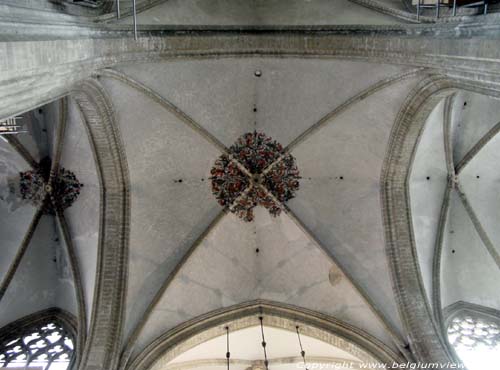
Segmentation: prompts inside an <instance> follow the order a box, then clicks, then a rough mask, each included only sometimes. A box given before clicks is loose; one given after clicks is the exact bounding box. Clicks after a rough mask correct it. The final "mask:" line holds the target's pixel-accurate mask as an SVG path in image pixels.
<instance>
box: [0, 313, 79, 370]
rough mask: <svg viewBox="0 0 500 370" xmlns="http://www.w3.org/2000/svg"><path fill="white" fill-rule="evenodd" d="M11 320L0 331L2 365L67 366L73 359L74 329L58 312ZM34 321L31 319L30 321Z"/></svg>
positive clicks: (49, 369) (59, 369)
mask: <svg viewBox="0 0 500 370" xmlns="http://www.w3.org/2000/svg"><path fill="white" fill-rule="evenodd" d="M22 320H23V319H21V320H19V324H17V325H16V323H18V322H16V323H13V324H10V325H9V326H8V327H6V328H5V329H3V330H2V334H0V367H7V368H16V367H23V368H24V367H25V366H29V367H38V368H43V369H44V370H66V369H68V368H69V365H70V364H71V362H72V360H73V353H74V340H73V338H74V335H73V334H74V333H72V331H70V329H68V328H67V327H66V325H65V324H64V320H59V319H58V318H57V317H56V316H53V315H50V316H47V315H43V319H42V318H39V319H37V320H35V321H33V319H29V320H26V319H24V322H21V321H22ZM27 321H30V322H27Z"/></svg>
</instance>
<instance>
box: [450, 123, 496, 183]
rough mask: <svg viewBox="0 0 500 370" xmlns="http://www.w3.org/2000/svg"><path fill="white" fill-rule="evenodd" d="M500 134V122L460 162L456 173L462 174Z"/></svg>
mask: <svg viewBox="0 0 500 370" xmlns="http://www.w3.org/2000/svg"><path fill="white" fill-rule="evenodd" d="M498 132H500V122H498V123H497V124H496V125H495V126H493V127H492V128H491V129H490V130H489V131H488V132H487V133H486V134H485V135H484V136H483V137H482V138H481V139H480V140H479V141H478V142H477V143H476V145H474V146H473V147H472V148H471V149H470V150H469V151H468V152H467V154H465V156H464V157H463V158H462V160H461V161H460V162H458V164H457V166H456V168H455V172H456V173H457V175H458V174H460V173H461V172H462V171H463V170H464V168H465V166H467V164H469V162H471V161H472V160H473V159H474V158H475V156H476V154H477V153H479V152H480V151H481V149H483V148H484V147H485V146H486V145H487V144H488V143H489V142H490V141H491V140H492V139H493V138H494V137H495V136H496V134H498Z"/></svg>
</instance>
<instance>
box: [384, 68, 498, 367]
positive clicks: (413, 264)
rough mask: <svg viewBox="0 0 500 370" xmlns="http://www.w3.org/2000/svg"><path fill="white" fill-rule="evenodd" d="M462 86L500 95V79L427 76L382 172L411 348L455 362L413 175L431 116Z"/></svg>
mask: <svg viewBox="0 0 500 370" xmlns="http://www.w3.org/2000/svg"><path fill="white" fill-rule="evenodd" d="M459 90H467V91H471V92H475V93H480V94H483V95H488V96H491V97H494V98H497V99H498V98H500V89H499V87H498V86H497V85H492V84H491V85H490V84H483V83H480V82H474V81H470V80H469V81H466V80H459V79H453V78H449V77H446V76H442V75H430V76H427V77H425V78H424V79H423V80H421V81H420V82H419V83H418V84H417V86H416V87H415V88H414V89H413V91H412V92H411V93H410V94H409V96H408V97H407V99H406V101H405V103H404V104H403V106H402V108H401V109H400V111H399V113H398V116H397V117H396V122H395V124H394V127H393V129H392V132H391V137H390V140H389V146H388V150H387V154H386V158H385V160H384V165H383V168H382V174H381V188H382V191H381V198H382V213H383V220H384V233H385V239H386V253H387V257H388V260H389V266H390V269H391V274H392V278H393V289H394V291H395V296H396V301H397V303H398V308H399V313H400V316H401V319H402V321H403V325H404V326H405V328H406V330H407V332H408V334H409V338H408V339H409V343H410V347H411V350H412V352H413V353H414V354H415V356H416V358H417V360H419V361H422V362H437V363H448V362H455V359H456V357H455V356H454V353H453V351H452V350H451V349H450V346H449V344H448V342H447V340H446V339H445V338H444V333H442V330H441V327H442V323H440V322H439V319H440V318H439V317H438V318H434V316H433V314H432V309H431V305H430V302H429V301H428V299H427V295H426V293H425V288H424V285H423V282H422V277H421V273H420V267H419V262H418V257H417V248H416V243H415V237H414V233H413V225H412V215H411V205H410V196H409V177H410V174H411V169H412V164H413V158H414V156H415V151H416V148H417V145H418V142H419V139H420V135H421V133H422V131H423V128H424V125H425V122H426V120H427V117H428V116H429V114H430V113H431V112H432V110H433V109H434V108H435V107H436V105H437V104H438V103H439V102H440V101H441V100H442V99H444V98H445V97H447V96H450V95H452V94H454V93H455V92H457V91H459ZM432 303H433V304H434V305H435V304H437V303H438V302H432Z"/></svg>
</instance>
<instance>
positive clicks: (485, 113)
mask: <svg viewBox="0 0 500 370" xmlns="http://www.w3.org/2000/svg"><path fill="white" fill-rule="evenodd" d="M464 104H465V105H464ZM453 121H454V126H453V157H454V160H455V163H456V164H458V162H459V161H460V160H461V159H462V158H463V157H464V156H465V154H466V153H467V151H469V150H470V149H471V148H472V147H473V146H474V145H475V144H476V143H477V142H478V141H479V139H481V137H482V136H483V135H485V134H486V133H487V132H488V130H490V129H491V128H492V127H493V126H494V125H495V124H497V123H499V122H500V104H499V102H498V100H495V99H492V98H490V97H487V96H485V95H481V94H474V93H471V92H460V93H458V94H457V97H456V99H455V106H454V107H453Z"/></svg>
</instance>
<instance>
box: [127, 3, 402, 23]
mask: <svg viewBox="0 0 500 370" xmlns="http://www.w3.org/2000/svg"><path fill="white" fill-rule="evenodd" d="M392 5H393V4H391V6H392ZM138 20H139V22H140V23H141V24H175V25H254V26H262V25H332V24H344V25H345V24H381V25H382V24H396V23H400V22H401V21H399V20H398V19H397V18H394V17H391V16H388V15H385V14H381V13H378V12H376V11H374V10H370V9H367V8H365V7H363V6H360V5H358V4H355V3H353V2H351V1H349V0H335V1H334V2H332V1H329V0H308V1H303V0H203V1H200V0H168V1H165V2H163V3H161V4H159V5H157V6H155V7H153V8H151V9H149V10H146V11H144V12H142V13H140V14H139V15H138ZM121 22H123V23H131V22H132V20H131V19H130V18H126V19H123V20H122V21H121Z"/></svg>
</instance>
